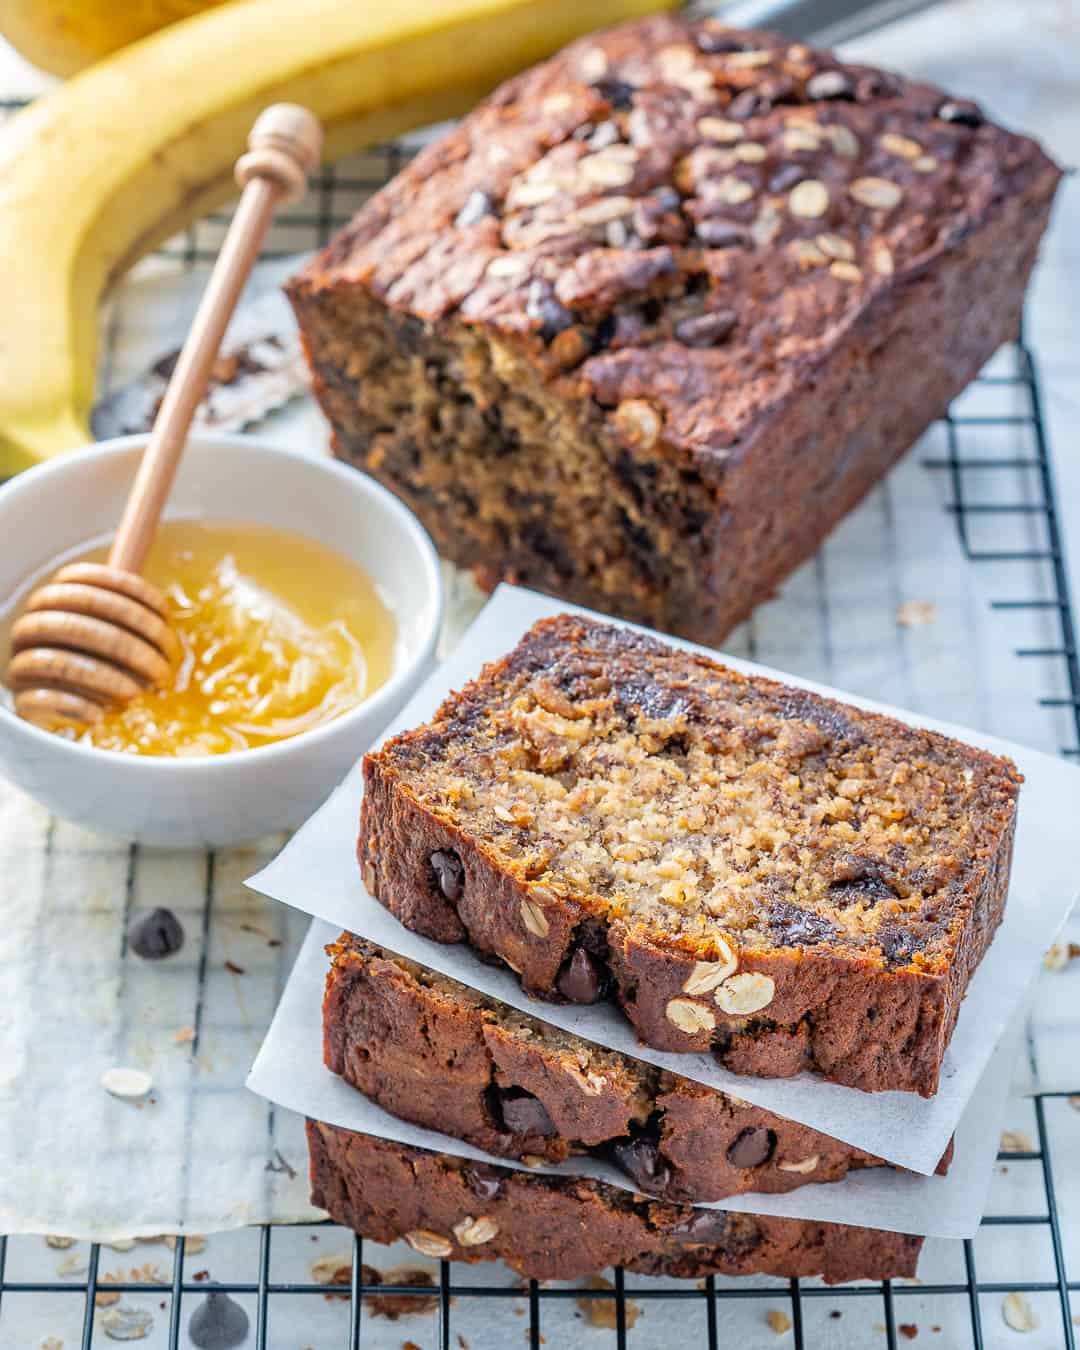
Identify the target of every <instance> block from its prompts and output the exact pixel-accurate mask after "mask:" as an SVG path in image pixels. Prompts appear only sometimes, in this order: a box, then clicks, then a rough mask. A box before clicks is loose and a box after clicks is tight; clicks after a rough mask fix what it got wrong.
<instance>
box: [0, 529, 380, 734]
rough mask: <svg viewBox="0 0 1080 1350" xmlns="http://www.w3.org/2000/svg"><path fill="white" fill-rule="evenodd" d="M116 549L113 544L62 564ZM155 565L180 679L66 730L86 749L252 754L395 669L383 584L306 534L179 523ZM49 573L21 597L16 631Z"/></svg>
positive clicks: (160, 541) (332, 712) (335, 713)
mask: <svg viewBox="0 0 1080 1350" xmlns="http://www.w3.org/2000/svg"><path fill="white" fill-rule="evenodd" d="M107 553H108V546H107V544H103V545H102V546H100V547H96V548H91V549H87V550H85V551H83V552H81V553H77V554H74V555H71V556H69V557H66V558H64V559H63V561H64V562H77V561H86V562H102V561H104V559H105V557H106V554H107ZM55 567H56V564H55V563H54V564H53V565H52V566H50V568H49V569H48V572H49V573H51V572H52V571H53V570H55ZM143 574H144V575H145V576H146V578H147V580H148V581H152V582H153V583H154V585H156V586H157V587H158V588H159V589H160V590H161V591H162V592H163V593H164V594H165V596H166V599H167V601H168V606H169V623H170V625H171V626H172V629H173V631H174V632H175V634H176V636H177V638H178V639H179V641H180V645H181V649H182V655H181V659H180V662H179V664H178V666H177V668H176V670H175V672H174V675H173V680H172V683H171V684H170V685H167V686H166V687H164V688H162V689H158V690H149V689H148V690H147V691H146V692H145V693H143V694H140V695H138V696H137V697H136V698H135V699H133V700H132V701H131V702H130V703H128V704H126V705H124V706H123V707H120V708H115V709H109V710H108V711H107V712H106V713H105V715H104V716H103V717H102V718H101V720H100V721H98V722H95V723H93V724H91V725H90V726H87V727H86V728H85V729H83V730H81V731H77V732H68V733H63V734H67V735H71V736H73V737H74V738H75V739H78V740H80V741H82V742H84V743H85V744H87V745H95V746H98V747H99V748H100V749H103V750H118V751H122V752H125V753H128V754H137V755H165V756H198V755H220V754H226V753H228V752H230V751H234V750H251V749H254V748H255V747H257V746H261V745H272V744H273V743H274V742H275V741H282V740H286V739H288V738H289V737H292V736H298V735H299V734H300V733H301V732H304V731H311V730H312V729H313V728H315V727H319V726H322V725H323V724H324V723H326V722H330V721H332V720H333V719H334V718H335V717H339V716H340V715H341V714H342V713H344V712H348V711H349V709H350V708H354V707H355V706H356V705H357V704H358V703H360V702H361V701H362V700H363V699H365V698H367V697H369V696H370V695H371V694H373V693H374V692H375V690H376V689H378V688H379V686H380V685H382V684H384V683H385V682H386V680H387V679H388V678H389V677H390V674H391V673H392V670H393V665H394V645H395V641H396V625H395V623H394V618H393V615H392V614H391V612H390V610H389V609H388V608H387V606H386V604H385V603H384V601H383V600H382V598H381V597H380V595H379V592H378V589H377V588H376V586H375V584H374V583H373V582H372V580H371V578H370V577H369V576H368V575H367V573H366V572H365V571H364V570H363V568H361V567H360V566H359V564H357V563H355V562H353V561H352V559H350V558H346V557H343V556H342V555H341V554H339V553H335V552H334V551H333V550H331V549H328V548H326V547H324V546H323V545H322V544H320V543H317V542H316V541H315V540H313V539H309V538H307V537H306V536H305V535H300V534H294V533H292V532H291V531H287V530H279V529H276V528H274V527H272V526H267V525H254V524H248V523H243V522H235V521H202V520H167V521H164V522H163V523H162V524H161V526H160V527H159V529H158V532H157V536H156V538H155V540H154V544H153V547H152V548H151V550H150V556H149V558H148V559H147V562H146V566H145V567H144V568H143ZM40 581H41V578H40V577H38V578H35V580H34V581H33V582H31V583H30V585H29V586H28V587H27V588H26V589H25V590H24V591H23V592H21V594H20V595H19V596H18V597H16V599H15V600H14V601H13V602H12V605H11V606H10V610H9V613H8V614H6V615H5V616H4V626H5V627H8V626H10V623H11V622H12V621H13V619H14V617H15V616H16V615H17V614H19V613H20V611H21V606H22V604H23V603H24V602H25V599H26V596H27V595H28V594H29V592H30V591H31V590H32V589H33V588H34V586H36V585H37V584H39V582H40ZM0 645H3V646H4V647H6V643H3V644H0Z"/></svg>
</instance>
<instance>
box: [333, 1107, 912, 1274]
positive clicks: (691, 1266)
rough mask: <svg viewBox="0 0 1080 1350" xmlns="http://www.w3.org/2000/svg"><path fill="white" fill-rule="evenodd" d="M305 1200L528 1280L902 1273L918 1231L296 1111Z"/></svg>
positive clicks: (442, 1253) (378, 1237)
mask: <svg viewBox="0 0 1080 1350" xmlns="http://www.w3.org/2000/svg"><path fill="white" fill-rule="evenodd" d="M307 1133H308V1146H309V1149H310V1153H311V1192H312V1194H311V1201H312V1204H314V1205H318V1206H319V1207H320V1208H321V1209H325V1210H326V1211H327V1212H328V1213H329V1214H330V1217H331V1218H332V1219H334V1220H336V1222H338V1223H342V1224H345V1225H346V1226H347V1227H349V1228H353V1229H355V1230H356V1231H357V1232H358V1233H362V1234H363V1235H364V1236H365V1237H369V1238H374V1239H375V1241H376V1242H393V1241H395V1240H396V1239H398V1238H404V1239H405V1240H406V1241H407V1242H408V1243H409V1244H410V1245H411V1246H412V1247H414V1248H415V1250H416V1251H418V1252H420V1253H421V1254H422V1255H424V1256H432V1257H443V1258H447V1259H450V1260H454V1261H494V1260H503V1261H505V1262H506V1263H507V1265H509V1266H511V1267H512V1268H513V1269H514V1270H516V1271H518V1272H519V1273H520V1274H522V1275H525V1276H527V1277H528V1278H530V1279H536V1280H573V1279H577V1278H578V1277H580V1276H582V1275H589V1274H593V1273H595V1272H596V1271H599V1270H603V1269H604V1268H605V1267H607V1266H614V1265H619V1266H625V1267H626V1268H627V1269H629V1270H636V1271H640V1272H642V1273H643V1274H646V1275H673V1276H681V1277H684V1278H687V1279H692V1278H695V1277H698V1276H701V1275H711V1274H714V1273H719V1274H723V1275H778V1276H782V1277H785V1278H791V1279H794V1278H805V1277H809V1276H813V1275H819V1276H821V1277H822V1278H823V1279H824V1280H825V1281H826V1283H828V1284H838V1283H840V1282H841V1281H844V1280H883V1279H893V1278H895V1277H897V1276H900V1275H914V1274H915V1267H916V1264H917V1262H918V1259H919V1252H920V1250H921V1248H922V1244H923V1239H922V1238H921V1237H909V1236H908V1235H906V1234H904V1233H883V1232H878V1231H877V1230H875V1229H872V1228H857V1227H855V1226H853V1225H850V1224H832V1223H817V1222H815V1221H812V1220H808V1219H777V1218H774V1217H772V1216H771V1215H759V1214H730V1213H727V1212H726V1211H724V1210H714V1209H693V1208H691V1207H689V1206H686V1205H668V1204H662V1203H660V1202H659V1201H656V1200H648V1199H646V1198H645V1197H644V1196H635V1195H631V1194H630V1192H629V1191H623V1190H619V1189H618V1187H615V1186H607V1185H605V1184H604V1183H603V1182H601V1181H593V1180H590V1179H588V1178H585V1177H551V1176H537V1175H533V1174H531V1173H527V1172H514V1171H511V1170H509V1169H508V1168H505V1167H495V1166H490V1165H488V1164H485V1163H474V1162H467V1161H466V1160H465V1159H463V1158H455V1157H452V1156H451V1155H450V1154H446V1153H429V1152H427V1151H426V1150H424V1149H419V1148H410V1147H407V1146H406V1145H404V1144H397V1143H392V1142H391V1141H389V1140H386V1139H376V1138H374V1137H373V1136H371V1135H366V1134H355V1133H353V1132H352V1131H351V1130H343V1129H339V1128H338V1127H336V1126H333V1125H326V1124H323V1123H321V1122H319V1121H315V1120H309V1121H308V1126H307Z"/></svg>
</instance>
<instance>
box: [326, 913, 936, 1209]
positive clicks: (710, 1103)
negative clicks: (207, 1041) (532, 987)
mask: <svg viewBox="0 0 1080 1350" xmlns="http://www.w3.org/2000/svg"><path fill="white" fill-rule="evenodd" d="M327 950H328V952H329V954H330V956H331V958H332V960H331V966H330V970H329V972H328V974H327V979H326V996H325V998H324V1001H323V1037H324V1059H325V1062H326V1066H327V1068H329V1069H330V1070H332V1072H334V1073H336V1074H340V1075H341V1076H342V1077H343V1078H344V1079H345V1080H346V1081H347V1082H349V1083H350V1084H352V1086H353V1087H355V1088H357V1089H358V1090H359V1091H360V1092H362V1093H364V1095H365V1096H367V1097H369V1098H370V1099H371V1100H372V1101H374V1102H375V1103H376V1104H377V1105H379V1106H381V1107H382V1108H383V1109H384V1110H386V1111H389V1112H391V1113H392V1114H393V1115H396V1116H399V1117H401V1118H402V1119H405V1120H409V1121H412V1122H413V1123H414V1124H417V1125H421V1126H424V1127H425V1128H427V1129H432V1130H439V1131H441V1132H442V1133H444V1134H448V1135H451V1136H452V1137H453V1138H455V1139H464V1140H466V1141H467V1142H468V1143H470V1144H473V1145H474V1146H475V1147H477V1148H481V1149H484V1150H485V1151H486V1152H488V1153H492V1154H495V1155H497V1156H500V1157H506V1158H516V1159H518V1160H519V1161H520V1160H522V1159H524V1158H542V1159H544V1160H545V1161H547V1162H552V1163H558V1162H564V1161H565V1160H566V1159H567V1158H570V1157H573V1156H575V1155H581V1154H591V1155H592V1156H594V1157H601V1158H605V1159H607V1160H608V1161H609V1162H611V1163H613V1164H614V1165H615V1166H616V1167H619V1168H621V1169H622V1170H623V1171H624V1172H626V1174H627V1175H628V1176H629V1178H630V1179H631V1180H632V1181H633V1182H634V1183H635V1185H636V1186H637V1187H638V1189H639V1190H642V1191H645V1192H647V1193H649V1194H650V1195H656V1196H658V1197H660V1198H662V1199H665V1200H672V1201H688V1202H691V1203H702V1202H704V1203H708V1202H709V1201H713V1200H723V1199H724V1198H725V1197H727V1196H731V1195H739V1194H742V1193H743V1192H745V1191H758V1192H762V1193H766V1194H768V1193H776V1192H783V1191H790V1190H794V1189H795V1188H796V1187H798V1186H805V1185H808V1184H811V1183H814V1184H816V1183H821V1182H829V1181H839V1180H841V1179H842V1178H843V1177H845V1176H846V1175H847V1173H848V1171H849V1170H851V1169H853V1168H861V1167H875V1166H881V1165H883V1164H882V1160H881V1159H880V1158H875V1157H872V1156H871V1155H870V1154H867V1153H864V1152H862V1151H861V1150H859V1149H856V1148H853V1147H852V1146H851V1145H850V1144H845V1143H843V1142H842V1141H840V1140H837V1139H831V1138H829V1137H828V1136H827V1135H824V1134H821V1133H819V1132H818V1131H817V1130H813V1129H811V1128H810V1127H809V1126H807V1125H803V1124H800V1123H799V1122H797V1121H793V1120H787V1119H785V1118H784V1117H782V1116H778V1115H776V1114H774V1113H773V1112H771V1111H766V1110H763V1109H762V1108H761V1107H758V1106H754V1105H752V1104H751V1103H750V1102H745V1101H742V1100H741V1099H739V1098H737V1097H732V1096H729V1095H727V1094H725V1093H722V1092H717V1091H715V1090H713V1089H711V1088H707V1087H705V1086H703V1085H702V1084H700V1083H695V1082H693V1081H691V1080H690V1079H687V1078H682V1077H679V1076H678V1075H676V1074H671V1073H666V1072H665V1071H663V1070H661V1069H657V1068H655V1067H654V1066H652V1065H649V1064H646V1063H644V1062H642V1061H641V1060H636V1059H632V1058H630V1057H629V1056H627V1055H622V1054H619V1053H617V1052H615V1051H611V1050H604V1049H602V1048H601V1047H599V1046H595V1045H591V1044H589V1043H588V1042H586V1041H583V1040H581V1039H580V1038H579V1037H576V1036H573V1035H571V1034H570V1033H569V1032H564V1031H559V1030H558V1029H557V1028H555V1027H552V1026H550V1025H546V1024H545V1023H543V1022H540V1021H538V1020H537V1019H536V1018H533V1017H529V1016H527V1015H526V1014H524V1013H519V1012H517V1011H516V1010H515V1009H513V1008H510V1007H508V1006H507V1005H506V1004H501V1003H498V1002H496V1001H495V1000H494V999H489V998H485V997H484V996H483V995H480V994H478V993H476V992H475V991H474V990H472V989H469V988H467V987H466V986H465V985H462V984H459V983H458V982H457V981H456V980H451V979H448V978H447V977H446V976H443V975H438V974H436V973H435V972H433V971H430V970H428V969H426V968H425V967H423V966H420V965H417V964H416V963H415V962H413V961H409V960H407V959H406V958H405V957H402V956H398V955H396V954H395V953H393V952H388V951H385V950H383V949H381V948H379V947H376V946H374V945H373V944H372V943H370V942H365V941H364V940H363V939H361V938H357V937H354V936H352V935H351V934H348V933H343V934H342V936H341V937H340V938H339V940H338V941H337V942H336V943H335V944H333V946H331V947H329V948H328V949H327ZM951 1152H952V1147H951V1145H950V1148H949V1151H948V1153H947V1154H946V1156H945V1158H944V1159H942V1164H941V1166H940V1167H939V1168H938V1171H939V1173H944V1172H945V1171H946V1170H947V1165H948V1161H949V1158H950V1156H951Z"/></svg>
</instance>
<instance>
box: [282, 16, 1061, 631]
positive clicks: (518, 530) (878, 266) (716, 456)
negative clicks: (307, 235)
mask: <svg viewBox="0 0 1080 1350" xmlns="http://www.w3.org/2000/svg"><path fill="white" fill-rule="evenodd" d="M1058 178H1059V171H1058V169H1057V168H1056V167H1055V165H1054V164H1053V163H1051V161H1050V160H1048V159H1047V158H1046V156H1045V155H1044V154H1043V153H1042V151H1041V150H1040V149H1039V148H1038V146H1037V145H1035V143H1034V142H1032V141H1030V140H1027V139H1025V138H1023V137H1021V136H1016V135H1012V134H1010V133H1009V132H1006V131H1003V130H1001V129H1000V128H998V127H995V126H992V125H990V124H989V123H988V122H986V121H985V120H984V118H983V116H982V114H981V113H980V111H979V109H978V108H977V107H976V106H975V105H974V104H972V103H970V102H967V101H965V100H963V99H956V98H952V97H950V96H948V95H946V94H944V93H942V92H941V91H940V90H939V89H935V88H932V87H930V86H928V85H924V84H916V83H913V82H911V81H908V80H904V79H902V78H900V77H899V76H896V75H891V74H885V73H883V72H881V71H875V70H870V69H867V68H864V67H861V66H854V65H850V64H846V63H843V62H840V61H838V60H837V59H836V58H835V57H834V56H833V55H832V54H831V53H829V52H823V51H811V50H809V49H808V48H806V47H804V46H802V45H800V44H796V45H791V44H790V43H789V42H787V41H786V40H785V39H784V38H783V37H780V36H778V35H776V34H771V33H764V32H737V31H734V30H732V29H729V28H725V27H724V26H722V25H721V24H719V23H717V22H716V21H715V20H713V19H707V18H702V19H687V18H678V17H656V18H650V19H647V20H645V21H642V22H638V23H633V24H629V25H626V26H624V27H620V28H616V29H614V30H612V31H610V32H606V33H602V34H598V35H595V36H594V37H591V38H589V39H586V40H583V41H580V42H577V43H575V44H574V45H572V46H570V47H568V48H567V49H566V50H565V51H564V52H563V53H562V54H561V55H559V56H557V57H556V58H555V59H554V60H552V61H549V62H547V63H545V64H544V65H541V66H538V67H536V68H535V69H534V70H531V71H529V72H527V73H526V74H524V75H521V76H519V77H518V78H516V79H513V80H511V81H510V82H509V83H508V84H506V85H504V86H503V87H502V88H501V89H500V90H498V91H497V92H496V93H495V94H493V95H492V96H491V97H490V98H489V99H488V100H487V101H486V102H484V103H482V104H481V105H480V106H479V107H478V108H477V109H476V110H475V111H474V112H473V113H472V115H471V116H470V117H468V118H466V119H465V121H464V122H462V123H461V124H460V125H459V126H457V127H456V128H455V129H454V130H452V131H450V132H449V134H447V135H446V136H445V137H444V138H443V139H441V140H440V141H439V142H438V143H437V144H434V145H432V146H431V147H429V148H427V149H425V150H424V151H423V153H422V154H420V156H419V157H418V158H417V159H416V160H415V161H413V163H412V164H411V165H409V166H408V167H407V168H406V169H405V170H404V171H403V172H402V173H401V174H399V175H398V177H397V178H396V179H395V180H394V181H393V182H392V183H390V184H389V185H388V186H387V187H385V188H384V189H383V190H382V191H381V192H380V193H378V195H377V196H375V197H374V198H373V199H372V200H371V201H370V202H369V203H368V204H367V205H365V206H364V208H363V209H362V210H361V211H360V213H359V215H358V216H357V217H356V219H355V220H354V221H353V222H352V224H350V225H349V226H348V227H347V228H346V229H345V230H344V231H343V232H342V233H341V234H340V235H339V236H338V237H337V238H336V239H335V240H334V241H333V242H332V243H331V244H330V246H329V247H328V248H327V249H326V250H325V251H324V252H322V253H321V254H319V255H318V256H317V257H316V258H315V259H314V261H312V262H311V263H310V264H309V265H308V266H307V267H306V268H305V269H304V270H303V271H302V272H301V273H300V274H299V275H298V276H297V277H296V278H295V279H294V280H293V282H292V283H291V285H290V287H289V294H290V296H291V299H292V303H293V305H294V306H295V309H296V313H297V316H298V319H299V322H300V327H301V332H302V336H303V342H304V347H305V349H306V351H307V355H308V359H309V361H310V363H311V367H312V370H313V373H314V384H315V392H316V394H317V397H318V398H319V400H320V402H321V404H322V406H323V409H324V410H325V412H326V415H327V417H328V418H329V420H330V422H331V424H332V427H333V432H334V442H335V445H336V448H337V452H338V454H340V455H341V456H342V457H343V458H345V459H347V460H349V461H350V462H352V463H354V464H357V465H359V466H360V467H361V468H363V469H365V470H367V471H368V472H369V473H371V474H373V475H374V476H375V477H377V478H378V479H379V480H380V481H381V482H383V483H385V484H386V485H387V486H388V487H390V488H391V489H392V490H393V491H394V492H396V493H397V494H398V495H399V496H401V497H402V498H403V500H404V501H406V502H407V503H408V505H409V506H410V507H412V509H413V510H414V511H415V512H416V513H417V514H418V515H419V516H420V518H421V519H422V520H423V522H424V524H425V525H426V526H427V528H428V530H429V531H430V532H431V534H432V536H433V537H434V539H435V542H436V544H437V545H438V547H439V549H440V551H441V552H442V553H443V554H444V555H445V556H446V557H448V558H450V559H452V560H454V561H455V562H457V563H460V564H462V565H464V566H466V567H471V568H474V569H475V570H476V571H477V573H478V575H479V577H480V579H481V580H482V581H484V582H493V581H495V580H496V579H498V578H500V577H503V578H508V579H511V580H515V581H518V582H521V583H522V584H525V585H529V586H533V587H536V588H538V589H540V590H545V591H548V592H550V593H552V594H554V595H558V596H561V597H563V598H566V599H569V600H573V601H576V602H578V603H581V604H584V605H588V606H590V607H592V608H595V609H599V610H602V611H604V612H606V613H613V614H620V615H622V616H624V617H627V618H631V619H635V620H637V621H639V622H642V623H645V624H648V625H650V626H653V627H657V628H662V629H666V630H668V631H671V632H677V633H681V634H683V635H685V636H688V637H691V638H695V639H696V640H698V641H700V642H704V643H715V642H717V641H718V640H719V639H720V638H722V637H723V636H724V634H725V633H726V632H727V631H728V630H729V629H730V628H731V627H732V626H733V625H734V624H735V623H737V622H738V621H739V620H740V619H742V618H743V617H745V616H746V615H747V614H748V613H749V612H750V610H751V609H752V608H753V607H754V606H755V605H756V604H758V603H760V602H761V601H762V600H763V599H766V598H767V597H768V596H769V595H770V594H771V593H772V592H773V591H774V590H775V588H776V585H777V583H778V582H779V581H780V580H781V579H782V578H783V577H784V576H785V575H786V574H787V573H788V572H789V571H791V569H792V568H793V567H795V566H796V565H797V564H798V563H799V562H801V561H802V560H803V559H805V558H806V557H807V556H808V555H809V554H811V553H812V552H813V551H814V550H815V549H816V548H817V546H818V544H819V543H820V541H821V540H822V539H823V538H824V536H825V535H826V534H827V533H828V531H829V530H830V529H831V528H832V527H833V525H835V524H836V522H837V521H838V520H839V519H840V518H841V517H842V516H843V515H844V514H845V512H847V511H848V510H850V509H851V507H853V506H854V505H855V503H856V502H858V501H859V499H860V498H861V497H862V496H863V494H864V493H865V492H866V491H867V490H868V489H869V488H870V486H871V485H872V484H873V483H874V482H875V481H876V480H877V479H878V478H879V477H880V476H881V474H882V473H883V472H884V471H885V470H886V469H887V468H888V467H889V466H890V465H891V464H892V463H893V461H894V460H895V459H896V458H897V457H898V456H899V455H900V454H901V453H902V452H903V451H904V450H905V449H906V448H907V447H908V446H909V445H911V444H912V442H913V441H914V440H915V439H916V438H917V437H918V436H919V434H920V433H921V432H922V431H923V430H924V428H926V427H927V426H928V425H929V423H930V422H931V421H933V420H934V419H935V418H937V417H939V416H940V415H941V414H942V413H943V412H944V411H945V409H946V407H947V405H948V403H949V401H950V399H952V398H953V397H954V396H955V395H956V394H957V393H958V392H959V391H960V390H961V389H963V388H964V386H965V385H966V384H967V383H968V382H969V381H970V380H971V379H972V377H973V376H974V375H975V374H976V372H977V371H978V369H979V368H980V366H982V364H983V363H984V362H985V361H986V360H987V358H988V357H989V356H990V355H991V354H992V353H993V352H994V350H995V349H996V348H997V347H998V346H999V345H1000V344H1001V343H1002V342H1004V341H1006V340H1008V339H1010V338H1013V337H1015V336H1016V334H1017V333H1018V331H1019V324H1020V312H1021V303H1022V299H1023V294H1024V287H1025V284H1026V281H1027V277H1028V273H1029V271H1030V269H1031V266H1032V263H1033V261H1034V259H1035V254H1036V249H1037V246H1038V242H1039V238H1040V236H1041V234H1042V232H1043V229H1044V227H1045V225H1046V221H1047V217H1048V214H1049V210H1050V203H1051V199H1052V197H1053V194H1054V191H1055V188H1056V185H1057V182H1058Z"/></svg>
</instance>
